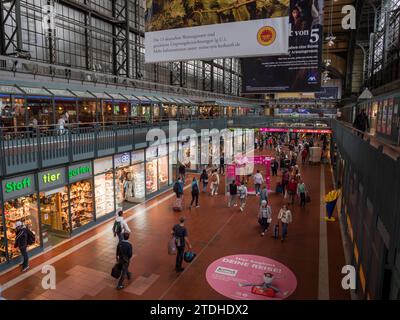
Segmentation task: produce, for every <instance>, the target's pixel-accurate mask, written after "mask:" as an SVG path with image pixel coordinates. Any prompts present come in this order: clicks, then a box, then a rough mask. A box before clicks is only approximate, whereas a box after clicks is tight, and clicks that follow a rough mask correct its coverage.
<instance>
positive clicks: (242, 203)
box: [238, 181, 247, 212]
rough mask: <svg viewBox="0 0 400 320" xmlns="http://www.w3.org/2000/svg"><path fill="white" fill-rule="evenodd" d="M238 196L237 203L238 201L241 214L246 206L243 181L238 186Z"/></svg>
mask: <svg viewBox="0 0 400 320" xmlns="http://www.w3.org/2000/svg"><path fill="white" fill-rule="evenodd" d="M238 195H239V201H240V211H242V212H243V210H244V207H245V205H246V199H247V187H246V185H245V184H244V181H242V183H241V184H240V186H239V188H238Z"/></svg>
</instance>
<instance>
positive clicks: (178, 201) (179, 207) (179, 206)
mask: <svg viewBox="0 0 400 320" xmlns="http://www.w3.org/2000/svg"><path fill="white" fill-rule="evenodd" d="M172 209H173V210H174V211H182V210H183V196H181V197H180V198H176V199H175V203H174V205H173V207H172Z"/></svg>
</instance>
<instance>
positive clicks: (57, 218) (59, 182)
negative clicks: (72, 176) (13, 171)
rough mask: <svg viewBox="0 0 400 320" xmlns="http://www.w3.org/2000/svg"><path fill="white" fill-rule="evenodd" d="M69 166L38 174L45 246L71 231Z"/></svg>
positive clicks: (67, 235) (55, 242)
mask: <svg viewBox="0 0 400 320" xmlns="http://www.w3.org/2000/svg"><path fill="white" fill-rule="evenodd" d="M66 172H67V168H65V167H64V168H58V169H52V170H48V171H44V172H40V173H39V174H38V181H39V191H40V192H39V199H40V217H41V222H42V237H43V245H44V247H45V248H46V247H48V246H54V245H56V244H58V243H60V242H61V241H63V240H64V239H65V238H68V237H69V236H70V233H71V228H70V219H69V201H68V182H67V174H66Z"/></svg>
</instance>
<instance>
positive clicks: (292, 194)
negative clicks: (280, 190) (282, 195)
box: [287, 178, 297, 204]
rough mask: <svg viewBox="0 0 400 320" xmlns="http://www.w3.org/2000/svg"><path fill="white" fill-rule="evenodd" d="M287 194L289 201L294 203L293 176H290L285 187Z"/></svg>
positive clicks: (294, 181)
mask: <svg viewBox="0 0 400 320" xmlns="http://www.w3.org/2000/svg"><path fill="white" fill-rule="evenodd" d="M287 191H288V195H289V201H290V203H291V204H294V198H295V197H296V193H297V182H296V179H295V178H291V179H290V182H289V184H288V187H287Z"/></svg>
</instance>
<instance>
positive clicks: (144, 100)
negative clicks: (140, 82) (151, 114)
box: [135, 95, 151, 103]
mask: <svg viewBox="0 0 400 320" xmlns="http://www.w3.org/2000/svg"><path fill="white" fill-rule="evenodd" d="M135 97H136V98H137V99H138V100H139V101H140V102H145V103H150V102H151V100H150V99H149V98H147V97H145V96H138V95H135Z"/></svg>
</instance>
